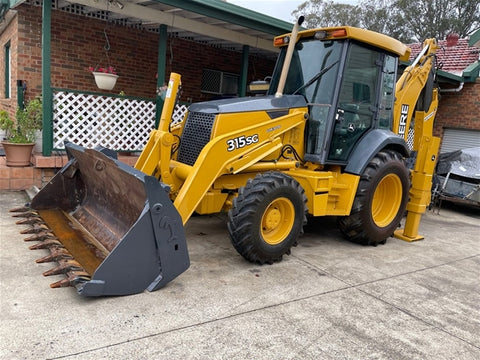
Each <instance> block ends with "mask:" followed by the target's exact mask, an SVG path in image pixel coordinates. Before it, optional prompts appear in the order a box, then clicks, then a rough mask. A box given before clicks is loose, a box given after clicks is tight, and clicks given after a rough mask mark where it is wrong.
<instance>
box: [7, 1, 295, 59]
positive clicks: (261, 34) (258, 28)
mask: <svg viewBox="0 0 480 360" xmlns="http://www.w3.org/2000/svg"><path fill="white" fill-rule="evenodd" d="M0 1H2V2H3V1H8V0H0ZM23 1H24V0H12V2H13V3H14V6H15V5H18V4H20V3H22V2H23ZM53 9H57V10H61V11H66V12H71V13H74V14H83V15H84V16H87V17H91V18H96V19H99V20H105V19H108V20H109V21H111V22H114V23H117V24H119V25H125V26H130V27H135V28H141V29H145V30H148V31H158V29H159V27H160V26H161V25H166V26H167V32H168V34H169V36H171V37H174V38H175V37H177V38H182V39H187V40H191V41H195V42H199V43H203V44H206V45H210V46H215V47H219V48H224V49H228V50H233V51H238V52H242V51H243V48H244V46H248V47H249V52H250V54H252V55H258V56H266V57H271V58H272V59H273V58H275V57H276V54H277V52H278V49H276V48H275V47H274V46H273V38H274V37H275V36H277V35H281V34H284V33H287V32H291V30H292V27H293V24H290V23H289V22H286V21H283V20H279V19H277V18H274V17H271V16H268V15H264V14H260V13H258V12H256V11H252V10H249V9H245V8H243V7H241V6H238V5H235V4H231V3H228V2H224V1H219V0H57V1H55V2H53Z"/></svg>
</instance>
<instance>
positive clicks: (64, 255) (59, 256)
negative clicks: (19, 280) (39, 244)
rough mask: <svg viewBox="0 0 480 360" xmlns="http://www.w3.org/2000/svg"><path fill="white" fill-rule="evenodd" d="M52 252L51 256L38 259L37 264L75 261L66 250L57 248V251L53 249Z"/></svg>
mask: <svg viewBox="0 0 480 360" xmlns="http://www.w3.org/2000/svg"><path fill="white" fill-rule="evenodd" d="M51 252H52V253H51V254H50V255H47V256H44V257H42V258H40V259H37V260H36V262H37V263H39V264H41V263H46V262H53V261H59V260H63V259H73V256H72V254H70V253H69V252H68V250H67V249H65V248H56V249H53V248H52V249H51Z"/></svg>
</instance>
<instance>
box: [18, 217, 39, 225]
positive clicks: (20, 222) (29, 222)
mask: <svg viewBox="0 0 480 360" xmlns="http://www.w3.org/2000/svg"><path fill="white" fill-rule="evenodd" d="M15 224H17V225H42V224H45V222H44V221H43V220H42V218H41V217H39V216H31V217H28V218H26V219H23V220H18V221H17V222H16V223H15Z"/></svg>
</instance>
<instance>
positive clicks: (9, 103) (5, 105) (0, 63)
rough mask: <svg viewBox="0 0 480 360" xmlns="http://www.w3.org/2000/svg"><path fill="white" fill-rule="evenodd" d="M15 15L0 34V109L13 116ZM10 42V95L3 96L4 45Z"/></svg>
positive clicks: (15, 67)
mask: <svg viewBox="0 0 480 360" xmlns="http://www.w3.org/2000/svg"><path fill="white" fill-rule="evenodd" d="M16 34H17V17H15V18H14V19H13V20H12V21H10V23H9V24H8V25H7V26H6V28H5V29H4V31H3V32H2V33H1V34H0V47H1V48H0V109H1V110H7V111H8V112H9V114H10V116H11V117H12V118H13V117H14V116H15V111H16V109H17V85H16V79H17V66H16V63H15V59H16V58H17V56H18V53H17V48H18V46H17V43H18V42H17V36H16ZM8 42H10V58H11V62H12V63H11V67H10V73H11V83H10V97H9V98H8V99H6V98H5V46H6V45H7V44H8Z"/></svg>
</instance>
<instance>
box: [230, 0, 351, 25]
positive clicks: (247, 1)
mask: <svg viewBox="0 0 480 360" xmlns="http://www.w3.org/2000/svg"><path fill="white" fill-rule="evenodd" d="M305 1H306V0H227V2H229V3H232V4H235V5H239V6H242V7H244V8H247V9H250V10H254V11H257V12H259V13H262V14H265V15H270V16H273V17H275V18H278V19H281V20H284V21H288V22H291V23H293V22H294V21H295V19H294V18H293V17H292V15H291V14H292V11H293V10H296V9H297V7H298V6H299V5H300V4H302V3H304V2H305ZM336 2H344V3H355V2H356V1H354V0H343V1H342V0H339V1H336Z"/></svg>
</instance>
